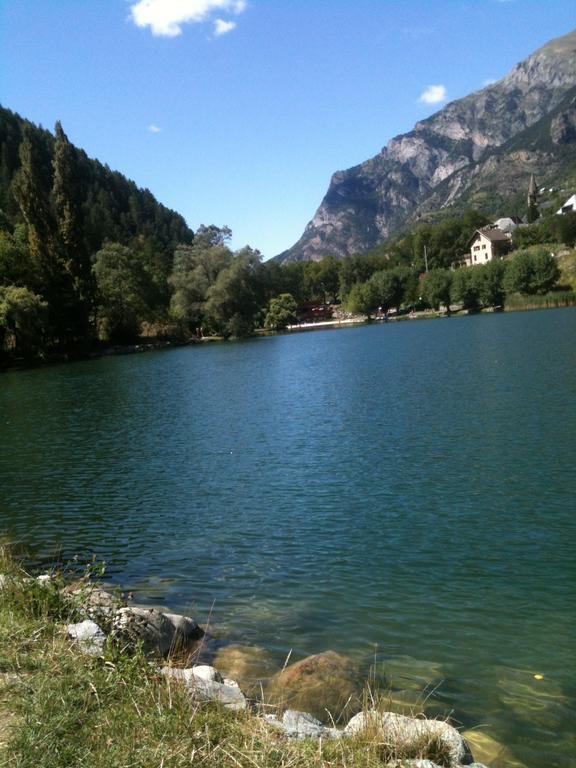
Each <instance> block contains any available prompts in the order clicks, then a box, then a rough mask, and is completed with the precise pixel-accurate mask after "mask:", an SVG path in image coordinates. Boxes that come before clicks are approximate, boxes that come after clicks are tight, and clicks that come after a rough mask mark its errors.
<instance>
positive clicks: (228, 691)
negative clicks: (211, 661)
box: [160, 664, 248, 710]
mask: <svg viewBox="0 0 576 768" xmlns="http://www.w3.org/2000/svg"><path fill="white" fill-rule="evenodd" d="M160 671H161V673H162V674H163V675H165V676H166V677H170V678H173V679H175V680H180V681H181V682H183V683H184V685H185V686H186V690H187V691H188V693H189V695H190V696H191V698H192V699H194V700H195V701H215V702H218V703H219V704H222V705H223V706H224V707H227V708H228V709H235V710H242V709H246V708H247V707H248V702H247V700H246V697H245V696H244V694H243V693H242V691H241V690H240V686H239V685H238V683H237V682H236V681H235V680H223V679H222V676H221V675H220V673H219V672H218V670H216V669H214V667H210V666H208V665H205V664H199V665H198V666H197V667H188V668H187V669H177V668H175V667H163V668H162V669H161V670H160Z"/></svg>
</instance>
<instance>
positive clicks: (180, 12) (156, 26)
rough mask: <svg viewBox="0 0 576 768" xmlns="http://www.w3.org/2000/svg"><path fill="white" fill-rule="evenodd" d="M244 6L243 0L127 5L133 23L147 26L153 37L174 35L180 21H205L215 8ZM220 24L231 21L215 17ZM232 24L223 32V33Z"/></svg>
mask: <svg viewBox="0 0 576 768" xmlns="http://www.w3.org/2000/svg"><path fill="white" fill-rule="evenodd" d="M245 9H246V0H138V2H136V3H132V5H131V6H130V16H131V19H132V21H133V22H134V24H136V26H137V27H142V28H146V27H150V30H151V31H152V34H153V35H155V36H156V37H177V36H178V35H181V34H182V25H183V24H200V23H201V22H203V21H208V20H209V19H210V16H211V14H213V13H215V12H217V11H220V12H221V11H228V12H229V13H235V14H239V13H242V11H244V10H245ZM218 21H221V22H222V24H224V25H229V24H234V22H226V21H222V20H221V19H218V20H217V22H216V23H218ZM230 29H232V27H229V28H227V29H226V30H224V32H218V30H216V34H225V32H229V31H230Z"/></svg>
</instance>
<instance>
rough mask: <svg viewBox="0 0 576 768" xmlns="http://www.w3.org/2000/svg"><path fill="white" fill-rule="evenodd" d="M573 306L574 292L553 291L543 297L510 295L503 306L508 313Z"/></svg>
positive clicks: (575, 294) (575, 298)
mask: <svg viewBox="0 0 576 768" xmlns="http://www.w3.org/2000/svg"><path fill="white" fill-rule="evenodd" d="M574 306H576V292H574V291H553V292H551V293H546V294H544V295H543V296H526V295H524V294H520V293H512V294H509V295H508V296H506V301H505V304H504V307H505V309H506V310H509V311H518V310H523V309H552V308H554V307H574Z"/></svg>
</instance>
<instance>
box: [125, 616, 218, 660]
mask: <svg viewBox="0 0 576 768" xmlns="http://www.w3.org/2000/svg"><path fill="white" fill-rule="evenodd" d="M111 634H112V637H113V639H114V641H115V642H116V643H117V644H118V645H119V646H120V647H121V648H123V649H124V650H126V651H130V652H132V651H134V650H135V649H136V647H137V646H138V645H139V644H141V645H142V649H143V651H144V653H145V654H146V655H147V656H151V655H160V656H167V655H168V654H169V653H170V652H172V651H176V650H181V649H183V648H185V647H187V646H188V645H190V644H191V643H192V642H194V641H196V640H199V639H200V638H202V637H203V635H204V632H203V630H202V629H201V628H200V626H199V625H198V624H197V623H196V622H195V621H194V619H191V618H189V617H187V616H178V615H176V614H166V613H161V612H160V611H158V610H156V609H155V608H138V607H136V606H132V607H129V608H120V610H119V611H117V612H116V614H115V616H114V619H113V621H112V632H111Z"/></svg>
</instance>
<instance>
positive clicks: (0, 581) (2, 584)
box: [0, 573, 9, 592]
mask: <svg viewBox="0 0 576 768" xmlns="http://www.w3.org/2000/svg"><path fill="white" fill-rule="evenodd" d="M8 582H9V579H8V576H6V575H5V574H3V573H0V592H2V590H4V589H6V587H7V586H8Z"/></svg>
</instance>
